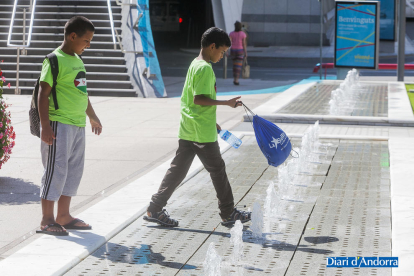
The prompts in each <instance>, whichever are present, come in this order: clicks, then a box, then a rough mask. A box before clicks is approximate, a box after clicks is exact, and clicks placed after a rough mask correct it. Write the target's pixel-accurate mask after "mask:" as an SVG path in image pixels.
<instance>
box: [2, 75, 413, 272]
mask: <svg viewBox="0 0 414 276" xmlns="http://www.w3.org/2000/svg"><path fill="white" fill-rule="evenodd" d="M366 84H367V85H368V84H369V83H366ZM316 85H317V84H316V83H315V82H314V83H305V84H300V85H296V86H293V87H291V88H289V89H288V90H287V91H285V92H283V93H278V94H258V95H245V96H243V102H244V103H245V104H246V105H247V106H249V107H251V108H252V110H253V111H254V112H255V113H257V114H258V115H260V116H263V117H265V118H268V119H269V120H278V119H279V118H280V117H277V116H290V117H289V120H287V121H285V122H278V123H277V125H278V126H279V127H281V128H282V129H283V130H285V131H286V133H287V134H288V136H289V137H290V139H291V142H292V144H293V147H294V148H296V149H298V148H300V147H301V143H302V142H301V141H302V139H301V138H302V136H303V135H304V133H306V131H307V129H308V128H309V127H310V126H312V125H314V123H315V121H316V120H314V119H313V117H312V116H314V115H313V114H312V112H311V111H309V113H307V111H305V112H303V113H302V114H301V113H300V112H298V111H301V110H302V108H300V105H302V106H305V104H304V103H305V102H306V101H309V98H312V97H314V96H315V91H314V90H309V89H314V87H315V86H316ZM323 85H325V87H324V89H323V90H322V89H321V90H320V92H321V93H320V95H318V94H317V95H316V96H321V99H322V100H316V101H315V103H321V105H320V106H319V108H320V110H323V109H324V105H325V106H326V101H327V99H328V98H329V90H330V89H333V88H334V87H335V86H334V85H337V84H335V83H332V82H329V81H326V82H323V83H322V85H321V87H323ZM371 86H372V85H371ZM374 86H375V87H376V88H375V89H377V88H378V89H377V90H375V91H377V92H372V96H368V97H367V98H365V99H364V101H366V102H367V103H369V102H371V103H372V104H371V105H369V106H368V107H369V108H371V111H369V112H367V113H364V114H359V115H357V116H354V117H355V118H358V120H361V122H364V124H359V123H355V121H353V120H351V119H349V118H348V117H352V116H347V118H344V117H332V116H328V115H327V114H326V110H325V112H321V113H320V114H319V115H318V116H320V118H321V120H320V123H321V124H320V134H319V136H320V138H319V141H318V142H319V143H320V144H319V149H318V151H317V152H315V154H316V155H317V156H318V158H317V159H316V160H313V161H312V162H308V163H307V164H306V166H303V167H301V168H300V172H299V173H298V175H297V177H296V178H295V179H296V180H295V181H294V182H292V183H289V185H288V186H287V187H285V188H283V189H282V188H281V186H280V185H279V184H278V183H279V169H280V168H281V167H282V166H284V165H282V166H280V167H279V168H275V167H272V166H269V165H268V163H267V161H266V159H265V158H264V157H263V154H262V153H261V151H260V149H259V147H258V146H257V143H256V139H255V136H254V132H253V129H252V125H251V123H250V122H249V120H248V118H247V117H246V116H244V117H243V115H244V111H243V110H242V109H236V110H234V109H222V108H219V109H218V120H219V124H221V125H222V127H223V128H226V129H230V130H231V131H232V132H233V133H234V134H236V135H238V136H239V137H241V138H242V141H243V144H242V146H241V147H240V148H239V149H234V148H230V147H229V146H228V145H226V143H225V142H223V141H219V142H220V148H221V151H222V154H223V158H224V160H225V162H226V166H227V172H228V176H229V179H230V182H231V184H232V188H233V193H234V196H235V202H236V203H237V207H238V208H240V209H243V210H249V209H250V210H252V208H253V205H254V203H259V204H260V205H261V207H262V210H263V211H264V209H265V204H266V197H267V190H268V188H269V185H270V184H271V183H273V184H274V187H275V190H276V192H277V193H278V196H279V201H278V207H277V214H276V215H274V216H273V217H271V218H270V219H266V216H265V221H264V228H265V229H264V230H263V234H262V239H257V238H254V237H253V236H252V231H253V230H252V223H251V222H248V223H246V224H245V226H244V228H243V233H242V239H243V246H244V249H243V256H242V259H241V260H240V262H238V263H235V262H234V261H233V260H232V254H233V253H232V252H233V249H234V246H233V244H232V242H231V235H230V232H231V230H232V229H231V228H228V227H224V226H222V225H221V224H220V217H219V215H218V208H217V200H216V196H215V191H214V189H213V186H212V183H211V180H210V177H209V174H208V173H207V172H206V171H205V170H204V169H203V167H202V165H201V162H200V161H199V160H198V159H196V160H195V161H194V164H193V166H192V167H191V168H190V172H189V174H188V176H187V178H186V179H185V180H184V181H183V183H182V185H181V186H180V187H179V188H178V189H177V190H176V192H175V193H174V195H173V197H172V198H171V200H170V202H169V204H168V205H167V210H168V211H169V213H170V214H171V216H172V217H173V218H176V219H178V220H179V222H180V225H179V227H177V228H165V227H160V226H158V225H154V224H151V223H148V222H146V221H143V219H142V216H143V215H144V214H145V210H146V207H147V204H148V202H149V199H150V196H151V195H152V194H153V193H154V192H155V191H156V190H157V188H158V186H159V183H160V181H161V179H162V178H163V176H164V174H165V171H166V169H167V168H168V167H169V163H170V161H171V157H173V155H174V152H175V149H176V144H177V138H176V133H175V131H176V129H177V126H178V119H179V117H178V116H176V117H172V116H171V114H173V112H176V113H177V114H178V110H179V99H178V98H172V99H153V100H151V99H117V98H92V100H93V101H94V102H93V103H94V104H95V106H96V108H95V109H96V110H97V113H98V115H99V114H102V117H103V119H102V120H103V121H104V122H105V121H106V122H108V123H107V124H104V129H105V126H107V129H108V130H107V133H105V132H104V133H103V135H102V136H100V137H94V136H92V135H90V134H89V135H88V136H87V139H88V141H87V145H88V146H89V153H88V152H87V162H86V169H85V174H86V175H85V177H86V178H84V179H83V180H82V181H83V182H82V184H81V187H82V185H83V188H82V190H81V191H80V196H77V197H75V198H74V203H75V204H74V206H75V209H74V213H75V214H76V216H78V217H80V218H82V219H84V220H85V221H87V222H89V223H91V224H92V225H93V230H92V231H84V232H81V231H71V234H70V236H68V237H62V238H58V237H52V236H39V235H33V234H32V235H30V232H31V231H33V230H34V229H35V227H37V224H38V221H39V219H40V208H39V204H38V202H37V200H38V199H36V198H37V196H38V195H37V196H36V195H35V193H36V192H38V191H37V189H38V185H39V184H38V183H37V182H38V180H36V177H39V175H40V174H41V168H40V164H38V165H36V167H35V168H37V169H36V170H39V171H38V172H35V170H34V169H33V171H30V172H28V171H27V170H25V169H24V167H25V166H26V167H27V164H36V162H40V156H37V155H39V154H38V152H37V151H38V148H36V145H37V143H38V140H36V139H35V138H34V137H31V136H30V134H29V133H28V122H27V119H25V114H26V112H27V109H28V108H27V107H26V106H28V103H29V100H30V99H29V97H25V96H22V97H17V96H11V97H10V101H12V102H13V104H14V107H12V108H14V109H13V110H12V116H13V114H15V117H14V118H16V119H15V120H16V122H17V124H16V130H17V131H18V132H20V133H22V134H21V135H20V136H18V139H20V140H17V141H16V143H17V145H20V147H18V146H16V152H15V153H14V154H16V155H15V156H12V159H10V161H9V162H10V163H8V164H6V166H5V167H4V168H5V169H6V170H5V172H6V173H8V174H9V175H10V176H9V177H7V180H8V181H9V182H8V184H7V185H6V188H7V187H9V188H8V189H10V191H11V192H8V194H6V193H3V194H2V201H1V204H0V213H1V220H2V221H6V220H11V221H12V222H13V223H15V224H18V221H21V218H24V219H25V220H26V221H29V222H30V223H29V227H28V226H27V225H23V224H22V223H20V224H18V225H21V228H22V229H19V228H17V227H13V229H10V228H7V227H4V226H3V225H4V224H3V223H2V228H0V231H1V236H2V238H3V239H4V241H2V242H3V244H2V245H3V247H2V249H3V251H2V255H1V256H2V258H3V260H1V261H0V275H7V276H8V275H11V276H14V275H70V276H75V275H76V276H81V275H84V276H86V275H205V271H206V264H205V263H204V261H205V258H206V254H207V250H208V248H209V245H210V243H211V242H214V245H215V249H216V251H217V253H218V255H219V256H220V257H221V259H222V265H221V272H222V274H221V275H234V276H236V275H292V276H296V275H312V276H314V275H335V276H336V275H411V272H412V270H413V269H414V262H413V261H412V256H414V251H413V249H412V248H413V247H412V246H413V245H414V244H413V241H412V239H410V237H411V233H412V230H414V221H413V218H412V214H411V210H412V209H413V208H414V204H413V203H412V201H411V198H412V196H414V188H412V187H411V186H410V185H409V179H411V178H412V177H413V176H414V175H413V173H412V172H411V171H410V169H409V167H410V166H411V165H414V146H412V145H411V143H410V141H411V139H412V137H413V136H414V129H413V128H412V127H406V126H402V122H404V123H406V124H410V123H411V122H412V121H414V116H413V114H412V111H411V115H410V116H408V115H407V114H408V107H409V104H408V102H407V101H406V100H405V98H404V97H403V94H402V92H401V91H400V90H398V89H397V88H398V87H399V86H398V84H397V83H387V84H381V83H380V84H377V85H374ZM384 87H385V88H384ZM390 87H391V88H392V89H393V90H390ZM384 90H385V91H384ZM309 91H312V92H309ZM387 91H388V93H387ZM390 91H391V92H390ZM377 93H379V94H380V95H377ZM390 93H394V94H392V95H393V96H392V97H390ZM374 94H375V95H374ZM229 97H230V96H220V97H219V98H220V99H226V98H229ZM307 97H308V98H307ZM384 99H385V100H384ZM407 100H408V97H407ZM376 103H380V104H376ZM407 104H408V107H407ZM108 108H112V109H111V111H112V112H114V113H117V114H119V115H120V116H122V117H123V118H125V119H124V120H118V119H116V118H114V117H113V116H112V115H111V114H112V113H110V112H105V111H106V110H108ZM365 108H366V107H365ZM100 112H101V113H100ZM300 116H304V117H305V116H308V121H303V118H304V117H300ZM407 116H408V117H407ZM328 117H329V118H328ZM361 118H365V119H361ZM378 118H381V120H386V121H387V122H388V125H387V124H383V125H380V124H378V123H377V122H376V121H375V120H376V119H378ZM328 119H329V120H328ZM345 119H346V120H345ZM284 120H286V118H285V119H284ZM312 120H313V121H312ZM364 120H365V121H364ZM343 122H346V123H343ZM396 122H400V125H393V124H394V123H396ZM105 135H107V136H105ZM142 136H143V137H142ZM137 137H138V138H137ZM23 145H24V146H23ZM88 146H87V148H88ZM103 149H105V151H103ZM154 155H155V156H154ZM13 157H14V159H13ZM292 159H293V157H289V159H288V160H287V162H289V161H290V160H292ZM33 166H34V165H33ZM137 168H139V169H138V170H137ZM13 179H20V180H19V182H13V181H14V180H13ZM115 180H117V181H116V182H115ZM29 181H31V184H30V185H29V186H27V184H26V183H28V182H29ZM114 182H115V183H114ZM22 183H25V184H24V185H21V184H22ZM13 185H14V186H13ZM100 185H101V186H100ZM28 187H29V188H30V189H31V190H30V193H24V191H22V189H24V188H28ZM13 189H14V190H13ZM10 195H11V196H10ZM10 198H11V199H12V200H11V201H10ZM21 199H25V200H24V201H22V202H20V201H19V200H21ZM13 231H14V232H15V233H13ZM23 235H27V237H25V238H22V236H23ZM8 236H11V237H12V238H10V239H7V238H5V237H8ZM19 237H20V238H19ZM5 249H7V250H5ZM341 256H342V257H356V256H365V257H373V256H375V257H377V256H378V257H389V256H395V257H399V267H398V268H393V269H392V270H391V268H328V267H326V258H327V257H341ZM23 263H24V264H25V265H21V264H23ZM207 265H208V264H207Z"/></svg>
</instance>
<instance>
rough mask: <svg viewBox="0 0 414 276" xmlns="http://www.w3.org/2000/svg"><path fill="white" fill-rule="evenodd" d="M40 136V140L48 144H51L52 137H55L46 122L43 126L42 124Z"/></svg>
mask: <svg viewBox="0 0 414 276" xmlns="http://www.w3.org/2000/svg"><path fill="white" fill-rule="evenodd" d="M40 137H41V138H42V141H43V142H45V143H46V144H48V145H52V144H53V139H56V136H55V134H54V133H53V130H52V127H51V126H50V125H48V124H45V127H43V126H42V133H41V134H40Z"/></svg>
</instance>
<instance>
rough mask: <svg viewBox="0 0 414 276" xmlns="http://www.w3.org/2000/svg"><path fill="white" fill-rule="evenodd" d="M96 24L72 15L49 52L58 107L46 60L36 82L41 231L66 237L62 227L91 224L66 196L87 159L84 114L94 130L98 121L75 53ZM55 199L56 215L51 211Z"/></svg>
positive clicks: (72, 190)
mask: <svg viewBox="0 0 414 276" xmlns="http://www.w3.org/2000/svg"><path fill="white" fill-rule="evenodd" d="M94 32H95V27H94V26H93V24H92V22H91V21H89V20H88V19H87V18H85V17H83V16H75V17H73V18H71V19H70V20H69V21H68V22H67V23H66V25H65V34H64V41H63V43H62V45H61V46H60V47H59V48H57V49H56V50H54V51H53V53H54V54H55V55H56V56H57V59H58V66H59V74H58V77H57V81H56V82H57V85H56V94H57V103H58V107H59V108H58V109H57V110H55V105H54V101H53V99H52V97H51V89H52V86H53V77H52V72H51V67H50V62H49V60H48V59H47V58H46V59H45V60H44V61H43V66H42V73H41V76H40V87H39V98H38V106H39V115H40V123H41V140H42V141H41V154H42V162H43V166H44V168H45V170H44V174H43V177H42V183H41V188H40V196H41V203H42V215H43V216H42V221H41V223H40V229H41V230H40V231H37V233H43V234H48V235H55V236H66V235H68V232H67V231H66V229H78V230H89V229H92V227H91V226H90V225H89V224H87V223H85V222H83V221H82V220H80V219H75V218H73V217H72V216H71V215H70V213H69V206H70V200H71V198H72V196H75V195H76V192H77V189H78V187H79V183H80V180H81V178H82V174H83V167H84V159H85V125H86V115H88V117H89V120H90V123H91V126H92V132H94V133H95V134H97V135H99V134H101V132H102V125H101V123H100V121H99V119H98V117H97V116H96V114H95V111H94V110H93V108H92V105H91V103H90V101H89V98H88V93H87V91H86V70H85V66H84V64H83V62H82V60H81V58H80V57H79V55H81V54H82V53H83V51H84V50H85V49H87V48H89V47H90V42H91V40H92V37H93V34H94ZM55 201H57V202H58V209H57V216H56V220H55V216H54V213H53V209H54V205H55Z"/></svg>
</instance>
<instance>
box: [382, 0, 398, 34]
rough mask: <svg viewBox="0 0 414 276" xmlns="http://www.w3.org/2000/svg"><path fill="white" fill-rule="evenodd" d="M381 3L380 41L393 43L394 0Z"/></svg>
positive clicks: (384, 0)
mask: <svg viewBox="0 0 414 276" xmlns="http://www.w3.org/2000/svg"><path fill="white" fill-rule="evenodd" d="M379 1H380V2H381V14H380V39H381V40H391V41H395V4H396V0H379Z"/></svg>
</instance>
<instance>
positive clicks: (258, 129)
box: [243, 104, 292, 167]
mask: <svg viewBox="0 0 414 276" xmlns="http://www.w3.org/2000/svg"><path fill="white" fill-rule="evenodd" d="M243 105H244V104H243ZM244 107H245V108H247V107H246V106H244ZM247 110H249V112H250V113H252V114H253V129H254V132H255V134H256V141H257V144H258V145H259V148H260V150H261V151H262V153H263V155H264V156H265V157H266V159H267V162H268V163H269V165H272V166H275V167H277V166H279V165H280V164H282V163H283V162H285V160H286V159H287V158H288V157H289V155H290V152H291V150H292V144H291V143H290V139H289V137H288V136H287V135H286V133H285V132H284V131H283V130H282V129H281V128H279V127H278V126H277V125H275V124H274V123H272V122H269V121H268V120H265V119H263V118H261V117H259V116H257V115H255V114H254V113H253V112H252V111H251V110H250V109H248V108H247ZM246 113H247V112H246ZM249 118H250V117H249Z"/></svg>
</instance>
